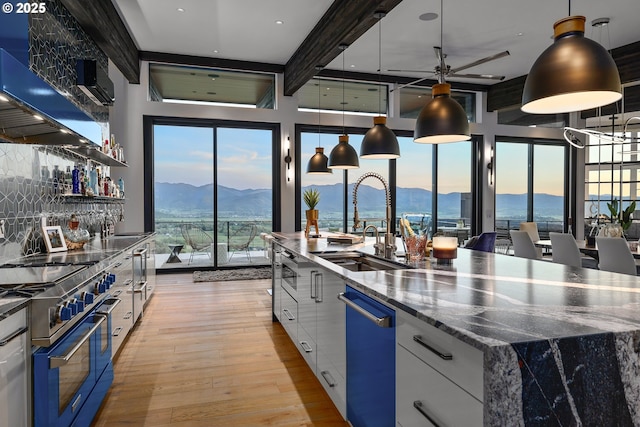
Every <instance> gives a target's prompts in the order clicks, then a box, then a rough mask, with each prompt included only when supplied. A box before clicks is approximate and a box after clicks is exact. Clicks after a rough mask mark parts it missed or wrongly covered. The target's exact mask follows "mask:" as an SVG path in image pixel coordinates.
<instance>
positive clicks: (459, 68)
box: [451, 50, 511, 74]
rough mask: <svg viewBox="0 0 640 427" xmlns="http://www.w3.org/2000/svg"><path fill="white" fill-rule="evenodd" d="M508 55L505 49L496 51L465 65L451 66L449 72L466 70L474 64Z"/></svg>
mask: <svg viewBox="0 0 640 427" xmlns="http://www.w3.org/2000/svg"><path fill="white" fill-rule="evenodd" d="M509 55H511V54H510V53H509V51H508V50H505V51H504V52H500V53H496V54H495V55H491V56H487V57H486V58H482V59H478V60H477V61H473V62H470V63H468V64H466V65H462V66H460V67H457V68H453V69H452V70H451V73H453V74H455V73H457V72H458V71H462V70H466V69H467V68H471V67H475V66H476V65H480V64H484V63H485V62H489V61H493V60H495V59H499V58H502V57H505V56H509Z"/></svg>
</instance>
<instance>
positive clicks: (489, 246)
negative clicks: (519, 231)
mask: <svg viewBox="0 0 640 427" xmlns="http://www.w3.org/2000/svg"><path fill="white" fill-rule="evenodd" d="M497 234H498V233H496V232H495V231H485V232H484V233H480V235H479V236H477V237H476V238H475V239H474V238H472V240H473V242H472V241H471V240H470V241H469V242H468V243H467V244H466V245H465V248H467V249H473V250H474V251H482V252H493V251H494V249H495V245H496V236H497Z"/></svg>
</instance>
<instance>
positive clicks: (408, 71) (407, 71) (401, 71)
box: [387, 69, 433, 73]
mask: <svg viewBox="0 0 640 427" xmlns="http://www.w3.org/2000/svg"><path fill="white" fill-rule="evenodd" d="M387 71H388V72H391V73H433V70H394V69H388V70H387Z"/></svg>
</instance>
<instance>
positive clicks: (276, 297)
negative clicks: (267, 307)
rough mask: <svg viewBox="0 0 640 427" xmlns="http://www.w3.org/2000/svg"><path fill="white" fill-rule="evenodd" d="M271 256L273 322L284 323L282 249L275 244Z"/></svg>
mask: <svg viewBox="0 0 640 427" xmlns="http://www.w3.org/2000/svg"><path fill="white" fill-rule="evenodd" d="M271 254H272V255H271V256H272V258H271V295H272V299H271V300H272V310H273V317H274V319H273V320H274V321H275V320H279V321H282V319H281V318H280V314H281V313H280V309H281V305H280V299H281V295H282V282H281V281H282V259H281V258H282V248H281V247H280V246H279V245H276V244H275V243H273V249H272V251H271Z"/></svg>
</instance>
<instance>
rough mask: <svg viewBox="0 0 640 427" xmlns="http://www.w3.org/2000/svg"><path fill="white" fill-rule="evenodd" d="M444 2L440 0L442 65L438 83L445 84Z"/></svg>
mask: <svg viewBox="0 0 640 427" xmlns="http://www.w3.org/2000/svg"><path fill="white" fill-rule="evenodd" d="M443 28H444V2H443V0H440V63H439V64H438V68H440V73H439V75H438V83H444V42H443V41H442V39H443V36H442V33H443V32H444V30H443Z"/></svg>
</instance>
